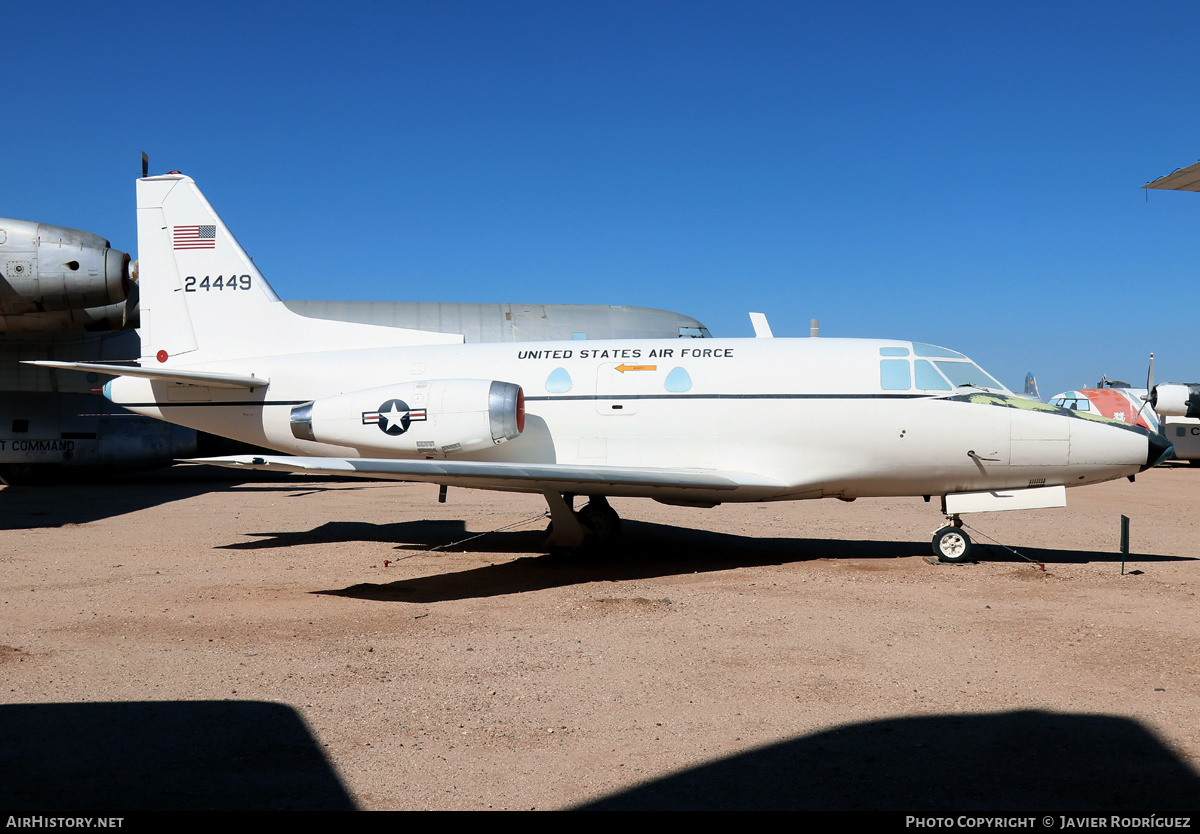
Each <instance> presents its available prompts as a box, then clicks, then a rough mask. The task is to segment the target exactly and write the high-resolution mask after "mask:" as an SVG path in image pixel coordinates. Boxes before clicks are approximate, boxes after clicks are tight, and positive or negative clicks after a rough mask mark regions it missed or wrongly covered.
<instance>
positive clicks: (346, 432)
mask: <svg viewBox="0 0 1200 834" xmlns="http://www.w3.org/2000/svg"><path fill="white" fill-rule="evenodd" d="M290 422H291V429H292V435H293V436H294V437H296V438H298V439H300V440H312V441H316V442H317V443H332V444H335V445H338V446H352V447H354V448H355V449H358V450H359V451H360V452H362V453H364V454H365V455H368V456H371V455H375V456H383V457H409V456H413V455H422V456H429V457H433V456H438V457H442V456H446V455H453V454H458V453H461V452H476V451H479V450H481V449H487V448H490V447H492V446H496V445H498V444H500V443H504V442H505V441H508V440H512V439H513V438H514V437H516V436H517V435H519V434H520V433H521V432H522V431H524V430H525V394H524V392H523V391H522V390H521V386H519V385H516V384H514V383H511V382H497V381H494V380H487V379H432V380H424V381H421V382H404V383H399V384H396V385H386V386H383V387H381V388H367V389H364V390H361V391H352V392H349V393H346V394H339V395H337V396H334V397H324V398H322V399H319V400H314V401H313V402H309V403H305V404H304V405H298V406H296V407H295V408H293V409H292V411H291V417H290Z"/></svg>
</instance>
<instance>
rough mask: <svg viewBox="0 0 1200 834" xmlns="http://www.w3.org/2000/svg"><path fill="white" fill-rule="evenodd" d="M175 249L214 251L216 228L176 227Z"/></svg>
mask: <svg viewBox="0 0 1200 834" xmlns="http://www.w3.org/2000/svg"><path fill="white" fill-rule="evenodd" d="M174 241H175V245H174V248H175V249H215V248H216V247H217V227H216V226H176V227H175V234H174Z"/></svg>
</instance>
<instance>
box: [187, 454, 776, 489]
mask: <svg viewBox="0 0 1200 834" xmlns="http://www.w3.org/2000/svg"><path fill="white" fill-rule="evenodd" d="M181 462H182V463H207V464H212V465H215V466H228V467H233V468H237V469H265V470H270V471H274V472H298V473H301V474H308V475H333V476H335V477H354V478H376V479H383V480H394V481H424V482H427V483H434V484H446V485H447V486H458V487H467V488H473V489H497V490H506V491H512V492H544V491H546V490H554V491H557V492H578V493H582V494H593V495H594V494H602V495H632V496H646V495H650V494H652V491H653V490H656V489H666V490H678V489H705V490H734V489H737V488H738V487H739V486H744V485H747V484H746V483H745V482H743V481H742V480H740V479H739V478H738V477H737V475H736V474H735V473H716V472H709V471H706V470H703V469H641V468H637V467H632V466H568V465H564V464H557V463H492V462H488V461H473V460H456V461H449V460H393V459H382V458H312V457H258V456H254V455H236V456H233V457H221V458H196V459H192V460H185V461H181ZM753 485H754V486H765V485H766V484H764V483H763V481H762V480H761V479H755V480H754V484H753ZM776 486H777V485H776Z"/></svg>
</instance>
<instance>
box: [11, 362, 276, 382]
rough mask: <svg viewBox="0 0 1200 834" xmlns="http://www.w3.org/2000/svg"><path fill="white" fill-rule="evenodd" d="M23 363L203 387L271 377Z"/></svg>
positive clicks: (103, 365)
mask: <svg viewBox="0 0 1200 834" xmlns="http://www.w3.org/2000/svg"><path fill="white" fill-rule="evenodd" d="M21 364H23V365H38V366H40V367H42V368H56V369H58V370H60V371H84V372H86V373H93V374H105V375H106V376H136V377H141V378H142V379H149V380H158V381H161V382H178V383H180V384H181V385H199V386H201V387H203V388H262V387H263V386H264V385H266V384H267V383H268V382H270V380H267V379H259V378H258V377H256V376H237V375H235V374H212V373H207V372H205V371H179V370H168V369H166V368H143V367H141V366H140V365H105V364H103V363H100V362H52V361H49V360H46V359H37V360H24V361H22V363H21Z"/></svg>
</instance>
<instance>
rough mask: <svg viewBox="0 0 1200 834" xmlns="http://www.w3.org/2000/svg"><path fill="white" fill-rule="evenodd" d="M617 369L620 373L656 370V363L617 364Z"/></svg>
mask: <svg viewBox="0 0 1200 834" xmlns="http://www.w3.org/2000/svg"><path fill="white" fill-rule="evenodd" d="M617 370H618V371H620V372H621V373H625V372H626V371H657V370H658V365H617Z"/></svg>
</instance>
